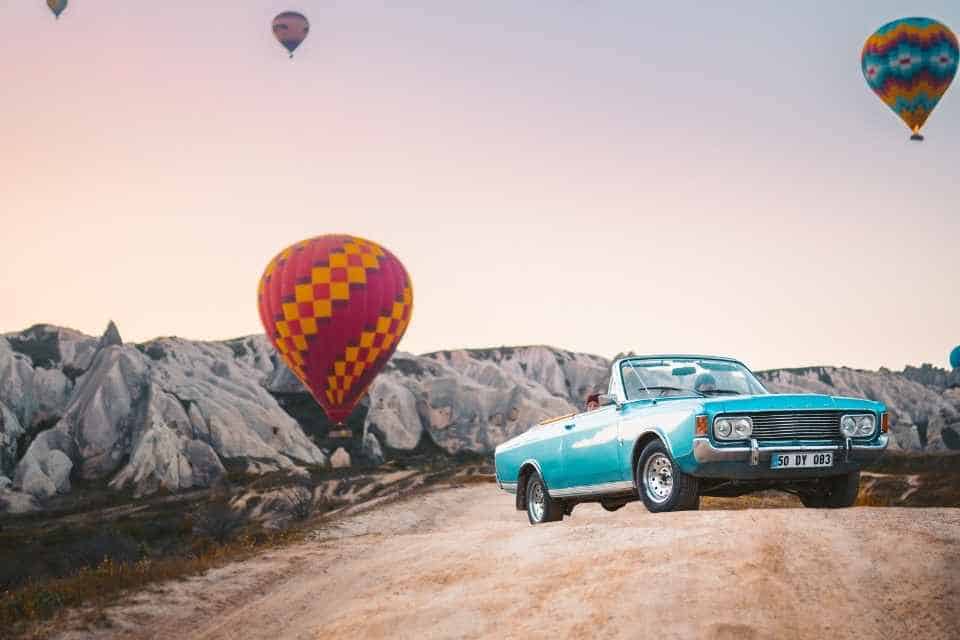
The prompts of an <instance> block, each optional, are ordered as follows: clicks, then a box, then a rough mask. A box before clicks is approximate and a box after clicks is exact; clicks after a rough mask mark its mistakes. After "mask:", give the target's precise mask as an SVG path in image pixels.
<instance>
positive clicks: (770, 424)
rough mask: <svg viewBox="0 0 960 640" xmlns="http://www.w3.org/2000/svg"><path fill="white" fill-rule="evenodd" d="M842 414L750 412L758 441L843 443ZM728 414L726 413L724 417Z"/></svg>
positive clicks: (840, 412)
mask: <svg viewBox="0 0 960 640" xmlns="http://www.w3.org/2000/svg"><path fill="white" fill-rule="evenodd" d="M844 413H845V412H843V411H792V412H779V411H776V412H769V413H749V414H740V415H748V416H750V419H751V420H753V437H754V438H756V439H757V440H842V438H841V436H840V417H841V416H843V415H844ZM725 415H726V414H725Z"/></svg>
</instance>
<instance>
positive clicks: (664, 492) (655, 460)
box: [643, 453, 673, 503]
mask: <svg viewBox="0 0 960 640" xmlns="http://www.w3.org/2000/svg"><path fill="white" fill-rule="evenodd" d="M643 489H644V491H646V492H647V497H648V498H650V499H651V500H653V501H654V502H657V503H660V502H666V501H667V499H668V498H669V497H670V494H671V493H673V464H672V463H671V462H670V458H668V457H667V456H666V455H664V454H662V453H655V454H653V455H652V456H650V457H649V458H647V463H646V464H645V465H643Z"/></svg>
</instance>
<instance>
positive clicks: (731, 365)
mask: <svg viewBox="0 0 960 640" xmlns="http://www.w3.org/2000/svg"><path fill="white" fill-rule="evenodd" d="M620 371H621V373H622V375H623V387H624V392H625V393H626V397H627V400H639V399H644V398H659V397H662V396H678V395H685V396H686V395H699V396H707V397H709V396H726V395H729V396H740V395H758V394H765V393H767V390H766V389H764V388H763V385H762V384H760V382H759V381H758V380H757V379H756V378H755V377H754V375H753V374H752V373H751V372H750V370H749V369H747V368H746V367H745V366H743V365H742V364H740V363H739V362H731V361H728V360H711V359H709V358H656V359H637V360H624V361H623V362H622V363H621V365H620Z"/></svg>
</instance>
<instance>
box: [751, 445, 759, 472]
mask: <svg viewBox="0 0 960 640" xmlns="http://www.w3.org/2000/svg"><path fill="white" fill-rule="evenodd" d="M750 464H751V465H752V466H754V467H755V466H757V465H758V464H760V444H759V443H758V442H757V440H756V438H752V439H751V440H750Z"/></svg>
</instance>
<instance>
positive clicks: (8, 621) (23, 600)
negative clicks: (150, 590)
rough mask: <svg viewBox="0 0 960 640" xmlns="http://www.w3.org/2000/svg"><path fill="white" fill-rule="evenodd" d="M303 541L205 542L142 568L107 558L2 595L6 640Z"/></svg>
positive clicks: (0, 616)
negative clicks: (71, 613)
mask: <svg viewBox="0 0 960 640" xmlns="http://www.w3.org/2000/svg"><path fill="white" fill-rule="evenodd" d="M299 537H300V536H299V534H298V533H296V532H289V531H286V532H283V531H281V532H274V533H270V534H266V533H261V532H258V533H252V534H245V535H242V536H240V537H238V538H236V539H235V540H233V541H231V542H228V543H226V544H222V545H219V544H215V543H212V542H205V541H201V542H198V543H197V546H196V550H195V551H194V552H193V553H190V554H189V555H186V556H182V557H169V558H162V559H158V560H148V559H144V560H139V561H137V562H116V561H114V560H111V559H109V558H107V559H104V560H103V561H102V562H100V563H99V564H97V565H96V566H93V567H84V568H82V569H80V570H78V571H77V572H76V573H74V574H73V575H71V576H67V577H63V578H55V579H52V580H46V581H44V582H29V583H27V584H26V585H24V586H22V587H20V588H18V589H16V590H13V591H5V592H3V593H0V637H13V636H16V635H21V634H28V633H31V634H32V633H34V632H35V629H36V625H37V623H39V622H42V621H44V620H48V619H50V618H53V617H55V616H56V615H57V614H58V613H59V612H61V611H62V610H64V609H66V608H69V607H76V606H80V605H84V606H87V607H91V608H92V611H93V612H94V614H96V613H97V612H98V611H99V610H101V609H102V607H103V606H105V605H106V604H107V603H109V602H111V601H112V600H114V599H115V598H116V596H117V595H118V594H120V593H123V592H125V591H128V590H133V589H138V588H141V587H144V586H146V585H149V584H152V583H156V582H161V581H164V580H171V579H182V578H186V577H189V576H193V575H197V574H200V573H203V572H205V571H207V570H209V569H212V568H215V567H219V566H223V565H225V564H228V563H231V562H236V561H238V560H243V559H245V558H248V557H250V556H252V555H254V554H256V553H258V552H260V551H262V550H263V549H268V548H271V547H275V546H278V545H282V544H287V543H288V542H290V541H291V540H294V539H299ZM96 617H97V616H96V615H94V618H96Z"/></svg>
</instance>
